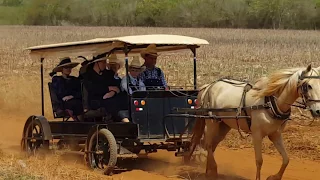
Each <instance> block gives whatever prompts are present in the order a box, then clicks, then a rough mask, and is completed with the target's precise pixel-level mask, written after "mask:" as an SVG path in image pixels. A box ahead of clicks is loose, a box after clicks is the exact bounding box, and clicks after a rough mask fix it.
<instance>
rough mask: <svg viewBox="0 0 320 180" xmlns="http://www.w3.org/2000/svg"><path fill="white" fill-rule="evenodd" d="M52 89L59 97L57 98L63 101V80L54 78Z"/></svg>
mask: <svg viewBox="0 0 320 180" xmlns="http://www.w3.org/2000/svg"><path fill="white" fill-rule="evenodd" d="M52 88H53V90H54V92H55V94H56V95H57V98H58V99H59V100H60V101H61V100H62V98H63V97H64V93H63V87H62V82H61V79H60V78H59V77H57V76H55V77H53V78H52Z"/></svg>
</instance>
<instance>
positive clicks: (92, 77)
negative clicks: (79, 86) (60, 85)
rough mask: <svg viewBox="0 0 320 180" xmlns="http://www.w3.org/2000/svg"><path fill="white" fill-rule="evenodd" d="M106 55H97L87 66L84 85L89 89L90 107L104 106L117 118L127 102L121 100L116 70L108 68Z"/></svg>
mask: <svg viewBox="0 0 320 180" xmlns="http://www.w3.org/2000/svg"><path fill="white" fill-rule="evenodd" d="M106 66H107V63H106V57H105V56H102V57H99V56H97V57H95V58H94V59H93V60H92V61H91V62H90V63H89V64H88V67H87V71H86V73H85V75H84V85H85V87H86V89H87V91H88V101H89V104H88V105H89V108H90V109H98V108H99V107H104V108H105V109H106V111H107V112H108V113H110V114H111V115H112V116H113V117H114V118H115V119H119V117H118V112H119V111H120V110H122V109H126V108H127V107H126V105H127V104H126V102H123V101H121V98H119V97H120V96H117V95H118V94H119V93H120V89H119V88H118V87H117V82H116V81H115V79H114V72H113V71H112V70H107V69H106Z"/></svg>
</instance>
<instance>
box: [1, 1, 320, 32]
mask: <svg viewBox="0 0 320 180" xmlns="http://www.w3.org/2000/svg"><path fill="white" fill-rule="evenodd" d="M2 9H3V10H2ZM0 10H2V11H0V23H1V24H25V25H64V24H69V25H84V26H162V27H168V26H170V27H221V28H223V27H225V28H274V29H317V28H318V27H319V26H320V0H121V1H119V0H88V1H83V0H0ZM8 12H10V13H11V12H14V14H15V15H13V16H12V15H9V14H10V13H8Z"/></svg>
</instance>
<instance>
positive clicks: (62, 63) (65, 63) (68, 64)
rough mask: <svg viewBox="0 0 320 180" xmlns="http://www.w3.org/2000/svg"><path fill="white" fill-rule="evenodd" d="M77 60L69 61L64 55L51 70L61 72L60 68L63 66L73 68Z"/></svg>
mask: <svg viewBox="0 0 320 180" xmlns="http://www.w3.org/2000/svg"><path fill="white" fill-rule="evenodd" d="M78 64H80V63H77V62H71V59H70V58H69V57H64V58H61V59H60V63H59V64H58V65H57V66H56V67H55V68H54V69H53V70H52V71H53V72H62V69H63V68H64V67H70V68H74V67H76V66H78Z"/></svg>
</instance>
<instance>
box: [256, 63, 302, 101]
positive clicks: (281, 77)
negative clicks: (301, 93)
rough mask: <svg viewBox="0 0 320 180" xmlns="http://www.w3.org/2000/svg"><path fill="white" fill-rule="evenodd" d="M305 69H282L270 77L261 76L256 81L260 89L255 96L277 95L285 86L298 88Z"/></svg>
mask: <svg viewBox="0 0 320 180" xmlns="http://www.w3.org/2000/svg"><path fill="white" fill-rule="evenodd" d="M304 70H305V68H292V69H282V70H279V71H277V72H275V73H273V74H271V75H270V76H269V77H263V78H260V79H259V80H257V81H256V86H257V87H256V88H257V89H258V90H257V91H256V94H254V96H255V97H259V98H262V97H265V96H271V95H276V94H278V93H280V92H282V91H283V90H284V88H285V87H290V88H291V89H297V87H298V81H299V77H300V76H301V74H302V72H303V71H304ZM301 83H303V81H302V82H301Z"/></svg>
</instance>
